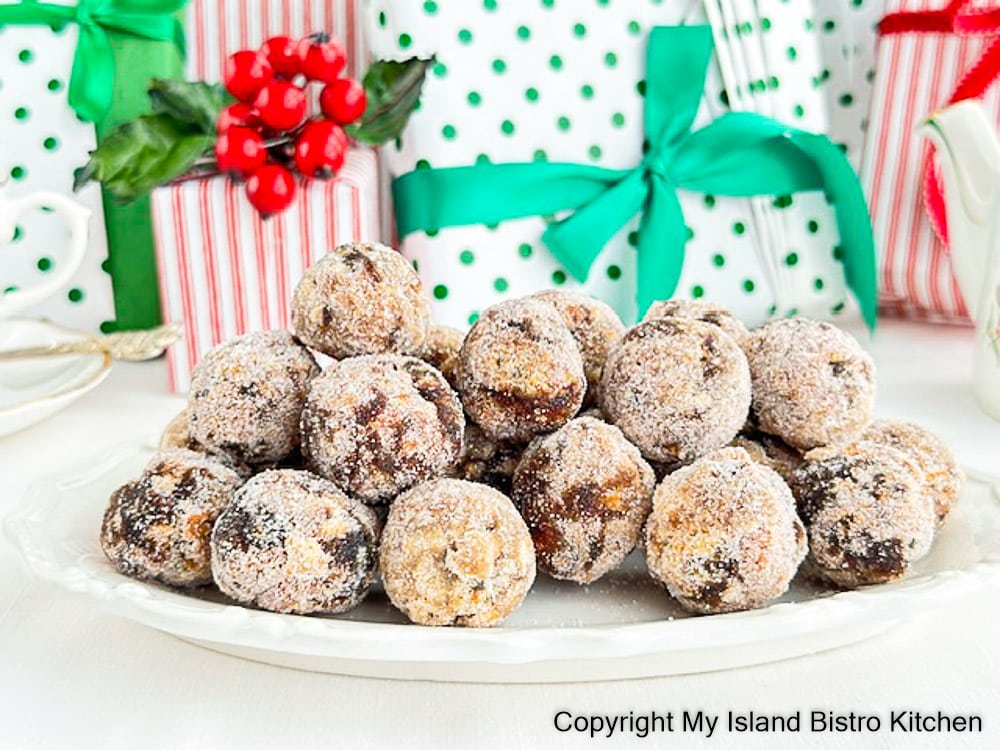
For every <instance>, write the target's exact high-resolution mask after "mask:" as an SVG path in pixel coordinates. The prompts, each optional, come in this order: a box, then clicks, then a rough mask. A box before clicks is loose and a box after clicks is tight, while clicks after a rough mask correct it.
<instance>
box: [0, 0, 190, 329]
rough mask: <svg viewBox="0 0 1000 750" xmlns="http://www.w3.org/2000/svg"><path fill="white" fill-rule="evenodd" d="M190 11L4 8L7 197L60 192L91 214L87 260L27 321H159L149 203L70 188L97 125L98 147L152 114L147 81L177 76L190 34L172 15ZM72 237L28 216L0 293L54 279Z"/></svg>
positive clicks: (64, 0) (88, 3) (134, 6)
mask: <svg viewBox="0 0 1000 750" xmlns="http://www.w3.org/2000/svg"><path fill="white" fill-rule="evenodd" d="M183 4H184V0H160V1H159V2H149V0H119V2H117V3H115V4H114V5H113V6H109V5H108V4H107V3H106V2H103V0H76V2H70V1H69V0H60V1H59V2H54V3H34V2H30V3H29V2H2V3H0V59H2V60H3V65H2V68H0V77H2V79H3V83H2V87H0V102H2V103H3V104H4V105H6V106H5V107H4V110H3V111H4V112H5V115H4V119H3V120H2V121H0V144H2V150H0V162H3V164H2V167H3V173H2V174H3V176H4V177H7V176H9V177H10V179H11V180H12V181H13V182H14V183H15V186H14V188H15V189H14V190H12V191H11V193H10V194H11V196H12V197H15V196H16V195H17V194H18V193H19V192H20V191H21V190H23V191H24V192H34V191H35V190H38V189H42V188H47V189H53V190H56V191H57V192H60V193H65V194H67V195H68V196H70V197H74V198H75V199H76V200H77V201H78V202H80V203H82V204H84V205H85V206H86V207H87V208H89V209H90V210H91V211H92V212H93V213H92V219H91V227H90V246H89V249H88V254H87V257H86V259H85V260H84V263H83V266H82V267H81V269H80V271H79V272H78V273H77V274H76V276H75V277H74V278H73V279H72V281H71V282H70V284H69V286H68V287H67V289H66V291H65V294H64V295H63V296H61V297H59V298H57V299H52V300H50V301H48V302H46V303H45V304H43V305H39V306H37V307H36V308H34V309H31V310H27V311H25V314H27V315H35V316H38V317H45V318H49V319H52V320H54V321H57V322H60V323H65V324H67V325H71V326H73V327H76V328H87V329H91V330H97V329H100V330H104V331H110V330H114V329H116V328H118V327H125V328H129V327H145V326H147V325H151V324H154V323H155V322H156V321H157V319H158V312H157V307H158V303H157V300H156V282H155V266H154V258H153V244H152V231H151V227H150V224H149V211H148V202H143V201H137V202H136V203H134V204H131V205H129V206H119V205H115V204H113V203H112V202H111V201H110V200H109V199H107V198H106V197H105V198H102V197H101V194H100V191H99V190H98V189H97V188H95V187H87V188H85V189H84V190H82V191H81V192H79V193H78V194H76V195H75V196H73V195H72V184H73V172H74V170H75V169H76V168H77V167H80V166H82V165H83V164H84V163H85V162H86V160H87V153H88V152H89V151H90V150H91V149H93V148H94V145H95V142H96V141H95V130H96V139H97V140H99V139H100V138H101V136H102V135H103V134H105V133H107V132H108V131H109V130H111V129H112V128H113V127H115V126H116V125H117V124H118V123H121V122H123V121H125V120H128V119H132V118H134V117H135V116H137V115H138V114H140V113H141V112H143V111H145V110H146V108H147V107H148V101H147V98H146V85H147V83H148V81H149V80H150V78H153V77H165V78H167V77H173V76H176V75H178V74H179V73H180V66H181V54H182V47H183V35H182V33H181V27H180V24H179V23H178V21H177V19H176V18H175V17H174V15H173V14H174V13H175V12H176V11H177V10H178V9H180V8H181V7H182V6H183ZM6 113H10V114H6ZM63 232H64V230H63V229H62V228H61V227H60V226H59V224H58V222H54V221H51V220H47V219H46V217H45V216H44V215H32V216H27V217H25V219H24V223H23V225H22V226H21V232H20V233H19V234H18V239H17V241H16V243H15V245H16V248H17V249H16V251H15V253H14V255H13V256H11V257H9V258H5V261H4V263H3V264H2V266H0V271H2V276H3V278H2V279H0V281H2V282H3V287H4V288H6V287H8V286H21V285H24V286H30V285H31V283H32V274H37V273H42V274H44V273H49V272H51V270H52V269H53V268H55V267H56V266H57V264H58V263H60V261H61V252H62V250H61V249H62V248H63V247H64V246H65V240H64V239H63ZM112 294H113V295H114V299H113V303H114V304H113V305H112Z"/></svg>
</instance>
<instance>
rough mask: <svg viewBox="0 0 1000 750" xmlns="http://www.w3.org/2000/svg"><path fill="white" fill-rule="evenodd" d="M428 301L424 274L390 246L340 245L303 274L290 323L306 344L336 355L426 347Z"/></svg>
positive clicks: (411, 350)
mask: <svg viewBox="0 0 1000 750" xmlns="http://www.w3.org/2000/svg"><path fill="white" fill-rule="evenodd" d="M429 324H430V301H429V300H428V299H427V298H426V297H425V296H424V289H423V284H422V283H421V281H420V277H419V276H417V274H416V272H415V271H414V270H413V268H412V267H411V266H410V264H409V263H408V262H407V261H406V260H405V259H404V258H403V256H402V255H400V254H399V253H397V252H396V251H395V250H393V249H392V248H390V247H386V246H385V245H381V244H379V243H377V242H358V243H353V244H349V245H341V246H340V247H338V248H337V249H336V250H334V251H333V252H331V253H329V254H327V255H325V256H323V257H322V258H320V259H319V261H317V262H316V263H315V264H314V265H313V266H311V267H310V268H309V269H308V270H307V271H306V272H305V275H303V277H302V280H301V281H300V282H299V285H298V286H297V287H296V288H295V295H294V297H293V298H292V326H293V327H294V329H295V333H296V335H297V336H298V337H299V338H300V339H302V341H303V342H305V343H306V344H307V345H308V346H311V347H312V348H313V349H317V350H319V351H321V352H323V353H324V354H327V355H329V356H331V357H334V358H336V359H343V358H344V357H357V356H359V355H363V354H409V355H414V356H419V355H420V353H421V352H422V351H423V349H424V344H425V341H426V338H427V328H428V326H429Z"/></svg>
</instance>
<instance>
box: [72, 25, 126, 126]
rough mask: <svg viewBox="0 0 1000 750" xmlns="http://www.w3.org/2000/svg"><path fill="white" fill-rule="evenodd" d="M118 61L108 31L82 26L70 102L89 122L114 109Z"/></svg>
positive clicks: (98, 119) (74, 65)
mask: <svg viewBox="0 0 1000 750" xmlns="http://www.w3.org/2000/svg"><path fill="white" fill-rule="evenodd" d="M114 80H115V61H114V56H113V54H112V51H111V43H110V42H109V41H108V37H107V34H105V33H104V31H103V30H102V29H100V28H99V27H95V26H89V25H81V26H80V38H79V41H78V42H77V45H76V54H75V55H74V57H73V69H72V71H71V73H70V79H69V105H70V106H71V107H72V108H73V110H74V111H75V112H76V113H77V114H78V115H80V117H81V118H83V119H84V120H85V121H86V122H99V121H100V120H101V119H103V117H104V116H105V115H106V114H107V113H108V110H109V109H111V97H112V94H113V92H114Z"/></svg>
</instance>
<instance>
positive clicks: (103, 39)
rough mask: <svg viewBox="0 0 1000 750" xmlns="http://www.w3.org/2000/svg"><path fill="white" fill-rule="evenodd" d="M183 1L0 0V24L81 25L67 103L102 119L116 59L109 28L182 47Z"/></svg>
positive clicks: (84, 115) (93, 119) (86, 116)
mask: <svg viewBox="0 0 1000 750" xmlns="http://www.w3.org/2000/svg"><path fill="white" fill-rule="evenodd" d="M186 3H187V0H79V2H77V4H76V5H75V6H69V5H53V4H51V3H40V2H38V1H37V0H23V2H21V3H20V4H19V5H0V26H4V25H7V24H17V25H31V26H49V27H51V28H53V29H61V28H62V27H64V26H65V25H66V24H68V23H75V24H77V25H78V26H79V27H80V38H79V41H78V42H77V45H76V54H75V56H74V58H73V70H72V73H71V74H70V79H69V105H70V106H71V107H72V108H73V110H74V111H75V112H76V113H77V114H78V115H79V116H80V117H81V118H82V119H83V120H85V121H87V122H100V121H101V120H102V119H103V118H104V116H105V115H106V114H107V113H108V110H109V109H110V108H111V100H112V95H113V93H114V87H115V61H114V55H113V52H112V48H111V42H110V40H109V39H108V31H119V32H122V33H124V34H128V35H130V36H135V37H140V38H143V39H152V40H156V41H161V42H168V41H173V42H174V44H176V45H177V48H178V49H179V50H181V51H183V49H184V31H183V29H182V28H181V24H180V22H179V21H178V20H177V19H176V18H175V17H174V15H173V14H174V13H176V12H177V11H178V10H180V9H181V8H183V7H184V5H185V4H186Z"/></svg>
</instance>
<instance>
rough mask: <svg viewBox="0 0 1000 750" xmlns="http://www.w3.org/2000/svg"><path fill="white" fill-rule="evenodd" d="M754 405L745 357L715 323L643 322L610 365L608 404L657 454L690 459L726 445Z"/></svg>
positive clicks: (648, 451) (605, 385) (642, 445)
mask: <svg viewBox="0 0 1000 750" xmlns="http://www.w3.org/2000/svg"><path fill="white" fill-rule="evenodd" d="M749 407H750V372H749V369H748V367H747V361H746V357H745V356H744V354H743V352H742V350H741V349H740V347H739V346H738V345H737V343H736V342H735V341H734V340H733V338H732V337H731V336H729V334H727V333H725V332H723V331H722V330H721V329H720V328H718V327H717V326H713V325H710V324H708V323H702V322H700V321H694V320H683V319H680V318H661V319H658V320H651V321H649V322H646V323H640V324H639V325H637V326H636V327H635V328H632V329H631V330H630V331H629V332H628V333H627V334H625V337H624V338H623V339H622V340H621V342H620V343H619V344H618V346H617V347H615V348H614V349H613V350H612V351H611V354H610V355H609V356H608V360H607V362H606V363H605V365H604V377H603V379H602V381H601V411H602V413H603V414H604V416H605V418H606V419H607V420H608V421H609V422H611V423H612V424H615V425H617V426H618V427H619V428H621V431H622V432H623V433H625V437H626V438H628V439H629V440H630V441H631V442H632V443H634V444H635V445H636V446H637V447H638V448H639V450H640V451H642V455H643V456H645V457H646V458H647V459H649V460H651V461H658V462H665V463H667V464H675V463H677V462H681V463H688V462H690V461H693V460H694V459H696V458H698V457H699V456H702V455H704V454H706V453H708V452H709V451H712V450H714V449H716V448H720V447H722V446H724V445H725V444H726V443H728V442H729V441H730V440H732V439H733V437H734V436H735V435H736V433H737V432H738V431H739V429H740V428H741V427H742V426H743V423H744V422H745V421H746V416H747V411H748V409H749Z"/></svg>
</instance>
